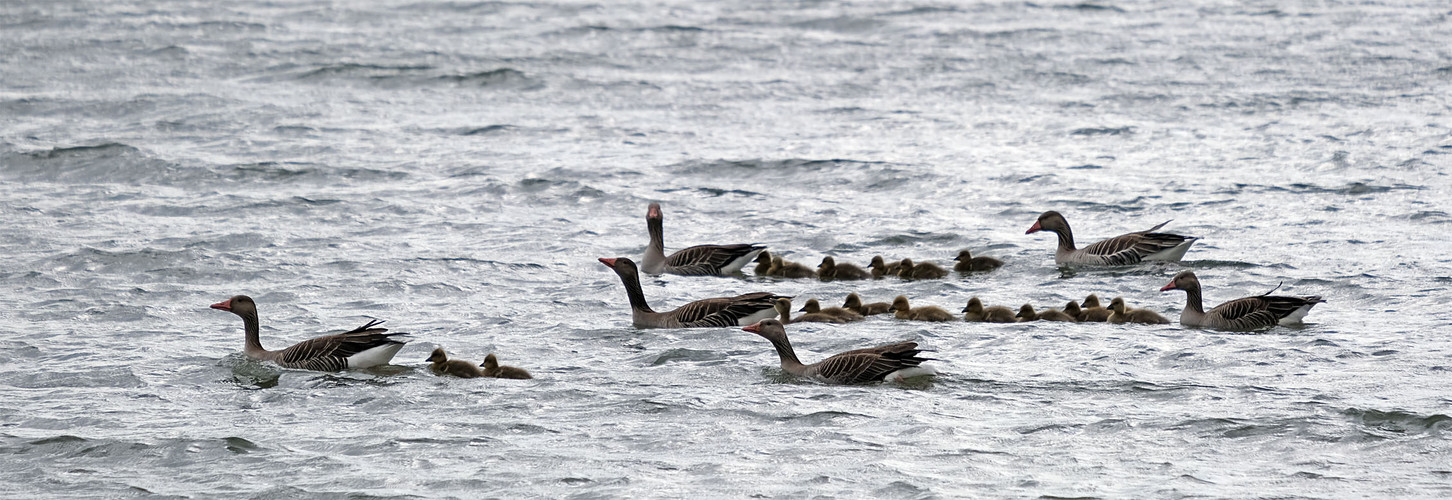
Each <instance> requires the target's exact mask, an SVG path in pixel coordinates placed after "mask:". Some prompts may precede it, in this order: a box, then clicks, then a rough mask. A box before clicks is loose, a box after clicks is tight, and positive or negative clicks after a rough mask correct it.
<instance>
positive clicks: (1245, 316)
mask: <svg viewBox="0 0 1452 500" xmlns="http://www.w3.org/2000/svg"><path fill="white" fill-rule="evenodd" d="M1277 288H1279V286H1278V287H1277ZM1167 290H1184V291H1185V310H1184V311H1182V312H1181V313H1180V324H1181V325H1185V326H1197V327H1205V328H1214V329H1217V330H1254V329H1259V328H1269V327H1272V326H1276V325H1294V324H1297V323H1300V322H1301V319H1302V318H1305V317H1306V313H1309V312H1311V308H1312V307H1314V306H1315V305H1316V304H1319V303H1322V302H1325V300H1323V299H1322V298H1321V297H1320V296H1318V295H1311V296H1305V297H1289V296H1276V295H1271V294H1270V293H1271V292H1274V291H1275V290H1271V292H1266V293H1265V294H1263V295H1256V296H1254V297H1245V298H1240V299H1235V300H1232V301H1230V302H1226V303H1224V304H1220V305H1218V306H1215V308H1214V309H1211V310H1209V311H1205V310H1204V308H1203V307H1202V306H1201V305H1200V279H1199V278H1197V277H1195V273H1193V272H1190V271H1182V272H1181V273H1180V274H1176V275H1175V278H1174V279H1173V280H1171V281H1170V284H1168V285H1165V286H1164V288H1160V291H1162V292H1163V291H1167Z"/></svg>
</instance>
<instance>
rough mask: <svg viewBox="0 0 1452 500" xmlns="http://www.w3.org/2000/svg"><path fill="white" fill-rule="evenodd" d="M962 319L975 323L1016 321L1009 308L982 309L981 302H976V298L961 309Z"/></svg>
mask: <svg viewBox="0 0 1452 500" xmlns="http://www.w3.org/2000/svg"><path fill="white" fill-rule="evenodd" d="M963 319H964V320H965V321H972V322H975V323H1014V322H1017V321H1018V318H1017V317H1015V316H1014V314H1013V311H1012V310H1010V309H1009V308H1007V307H1003V306H993V307H983V301H981V300H978V297H973V298H971V299H968V307H964V308H963Z"/></svg>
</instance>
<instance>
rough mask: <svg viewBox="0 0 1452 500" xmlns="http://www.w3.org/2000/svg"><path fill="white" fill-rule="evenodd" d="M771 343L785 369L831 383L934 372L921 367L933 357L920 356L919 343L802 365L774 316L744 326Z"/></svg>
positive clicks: (842, 354) (866, 381)
mask: <svg viewBox="0 0 1452 500" xmlns="http://www.w3.org/2000/svg"><path fill="white" fill-rule="evenodd" d="M742 330H744V331H748V332H751V333H754V334H757V335H759V336H761V338H764V339H766V340H768V341H770V342H771V345H772V347H775V348H776V354H777V357H779V358H781V369H782V371H784V372H787V373H790V374H792V375H796V376H798V377H805V378H809V379H812V380H816V381H819V382H823V383H828V384H862V383H868V382H878V381H897V382H900V381H902V380H905V379H908V378H912V377H918V376H926V375H933V374H935V373H936V371H935V370H933V369H932V368H930V367H925V366H920V365H921V364H922V363H923V362H924V361H931V358H923V357H919V356H918V354H919V353H922V352H923V351H922V349H918V344H917V343H916V342H898V343H895V344H888V345H884V346H878V347H870V348H867V349H857V350H852V351H847V352H843V353H838V354H834V355H832V356H830V357H828V358H827V359H824V360H821V361H818V362H816V363H812V364H810V365H807V364H802V362H801V360H800V359H798V358H797V353H796V351H795V350H793V349H792V343H791V340H789V339H787V334H786V327H785V326H783V325H782V323H781V322H780V321H777V320H774V319H767V320H762V321H761V322H758V323H755V324H752V325H750V326H747V327H745V328H742Z"/></svg>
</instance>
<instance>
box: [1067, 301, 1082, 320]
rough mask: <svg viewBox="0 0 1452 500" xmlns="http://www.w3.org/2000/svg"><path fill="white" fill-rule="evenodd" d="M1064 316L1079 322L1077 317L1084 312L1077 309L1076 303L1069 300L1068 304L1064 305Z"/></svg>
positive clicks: (1077, 303) (1077, 304)
mask: <svg viewBox="0 0 1452 500" xmlns="http://www.w3.org/2000/svg"><path fill="white" fill-rule="evenodd" d="M1064 314H1067V315H1069V316H1071V317H1073V318H1074V321H1079V316H1080V315H1082V314H1084V310H1083V309H1080V308H1079V302H1078V301H1074V300H1071V301H1069V303H1068V304H1064Z"/></svg>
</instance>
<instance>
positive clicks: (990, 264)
mask: <svg viewBox="0 0 1452 500" xmlns="http://www.w3.org/2000/svg"><path fill="white" fill-rule="evenodd" d="M953 260H956V261H958V263H957V264H953V270H954V271H958V272H960V273H975V272H982V271H992V270H994V269H998V268H1000V267H1003V261H1001V260H998V259H995V258H993V257H974V256H973V254H971V253H968V251H967V250H962V251H959V252H958V256H957V257H954V258H953Z"/></svg>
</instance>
